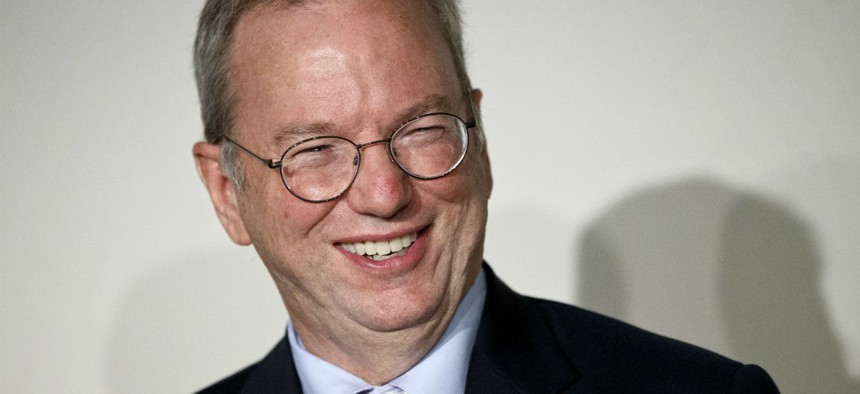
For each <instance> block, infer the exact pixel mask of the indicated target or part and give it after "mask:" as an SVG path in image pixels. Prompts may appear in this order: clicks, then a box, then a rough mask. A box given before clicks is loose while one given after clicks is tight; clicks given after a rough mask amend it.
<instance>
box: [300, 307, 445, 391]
mask: <svg viewBox="0 0 860 394" xmlns="http://www.w3.org/2000/svg"><path fill="white" fill-rule="evenodd" d="M455 311H456V308H452V310H450V311H445V314H444V315H443V316H436V317H435V318H430V319H427V320H428V321H427V322H424V323H421V324H417V325H414V326H412V327H408V328H404V329H401V330H396V331H385V332H380V331H374V330H371V329H368V328H367V327H362V326H358V327H351V328H347V329H341V330H338V329H336V328H335V327H329V330H326V331H325V332H321V331H319V330H314V329H311V328H309V327H308V326H307V325H305V324H302V323H301V321H300V319H297V318H295V317H294V318H293V327H294V328H295V330H296V333H297V334H298V336H299V338H300V339H301V342H302V345H304V348H305V349H306V350H307V351H308V352H310V353H312V354H314V355H316V356H317V357H319V358H321V359H323V360H326V361H328V362H330V363H332V364H334V365H336V366H338V367H339V368H341V369H343V370H345V371H347V372H349V373H351V374H353V375H355V376H356V377H359V378H361V379H362V380H364V381H365V382H367V383H370V384H372V385H376V386H380V385H383V384H386V383H388V382H390V381H392V380H394V379H395V378H397V377H398V376H400V375H402V374H403V373H405V372H406V371H408V370H409V369H410V368H412V367H413V366H414V365H416V364H417V363H418V362H419V361H421V359H422V358H423V357H424V356H425V355H426V354H427V353H428V352H429V351H430V349H432V348H433V346H434V345H435V344H436V342H437V341H438V340H439V339H440V338H441V336H442V334H444V332H445V330H446V329H447V327H448V325H449V324H450V323H451V320H452V318H453V316H454V312H455ZM311 326H313V325H311Z"/></svg>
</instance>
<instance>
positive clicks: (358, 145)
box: [353, 138, 391, 151]
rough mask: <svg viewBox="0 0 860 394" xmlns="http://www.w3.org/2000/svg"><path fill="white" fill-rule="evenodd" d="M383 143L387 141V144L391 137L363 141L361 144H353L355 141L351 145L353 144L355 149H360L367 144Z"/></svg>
mask: <svg viewBox="0 0 860 394" xmlns="http://www.w3.org/2000/svg"><path fill="white" fill-rule="evenodd" d="M383 143H388V144H390V143H391V138H383V139H381V140H376V141H370V142H365V143H363V144H355V143H353V145H355V149H358V150H359V151H360V150H362V149H364V148H365V147H367V146H371V145H376V144H383Z"/></svg>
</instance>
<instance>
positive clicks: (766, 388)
mask: <svg viewBox="0 0 860 394" xmlns="http://www.w3.org/2000/svg"><path fill="white" fill-rule="evenodd" d="M524 298H525V300H526V302H527V303H529V304H531V305H532V306H533V307H534V308H536V309H537V310H539V311H540V315H541V316H542V317H543V319H544V324H546V325H547V327H549V329H550V330H551V331H552V332H553V334H554V336H555V337H556V339H557V342H558V344H559V346H561V347H562V348H563V349H564V351H565V353H567V354H568V355H569V357H570V358H571V360H573V361H574V364H575V365H576V367H577V369H578V370H579V372H580V373H581V374H582V378H583V382H582V383H586V384H589V383H594V384H595V385H596V386H604V385H611V386H614V387H615V388H617V389H620V388H621V387H640V388H644V387H660V388H661V390H666V391H665V392H728V393H734V392H737V393H778V392H779V391H778V389H777V388H776V386H775V385H774V383H773V381H772V380H771V378H770V377H769V376H768V374H767V372H765V371H764V370H763V369H762V368H760V367H758V366H755V365H744V364H742V363H740V362H738V361H735V360H732V359H729V358H728V357H725V356H722V355H720V354H717V353H715V352H712V351H709V350H706V349H703V348H700V347H698V346H694V345H691V344H688V343H685V342H682V341H678V340H675V339H671V338H667V337H664V336H661V335H658V334H655V333H652V332H649V331H646V330H643V329H641V328H638V327H635V326H633V325H630V324H627V323H624V322H622V321H619V320H616V319H613V318H610V317H607V316H604V315H601V314H598V313H594V312H591V311H588V310H585V309H582V308H578V307H575V306H572V305H567V304H562V303H558V302H553V301H548V300H542V299H536V298H530V297H524ZM610 381H611V383H609V382H610ZM601 382H602V383H601ZM661 392H663V391H661Z"/></svg>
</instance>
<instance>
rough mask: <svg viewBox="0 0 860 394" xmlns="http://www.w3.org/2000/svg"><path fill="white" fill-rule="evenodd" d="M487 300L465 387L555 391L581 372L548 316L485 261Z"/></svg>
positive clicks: (471, 390) (530, 393)
mask: <svg viewBox="0 0 860 394" xmlns="http://www.w3.org/2000/svg"><path fill="white" fill-rule="evenodd" d="M484 271H485V273H486V275H487V300H486V302H485V306H484V313H483V315H482V317H481V324H480V326H479V328H478V336H477V338H476V340H475V348H474V349H473V350H472V358H471V361H470V364H469V373H468V377H467V381H466V392H467V393H487V392H491V393H528V394H533V393H558V392H560V391H561V390H563V389H564V388H565V387H569V386H570V385H571V384H572V383H573V382H574V381H575V380H576V379H577V378H578V376H579V373H578V372H577V371H576V368H575V367H574V366H573V363H572V362H571V361H570V359H569V358H568V357H567V356H566V355H565V354H564V352H563V351H562V350H561V349H562V346H561V345H560V344H559V343H558V342H557V339H556V335H555V334H554V333H553V332H552V329H551V327H550V324H549V322H548V321H547V317H546V316H545V315H544V314H543V313H542V312H541V311H540V310H539V309H538V307H536V306H534V305H533V304H532V303H531V302H530V301H529V300H528V299H527V298H526V297H523V296H521V295H519V294H517V293H515V292H514V291H513V290H511V289H510V288H508V286H506V285H505V284H504V283H502V281H501V280H499V279H498V278H497V277H496V275H495V274H494V273H493V271H492V270H491V269H490V267H489V266H488V265H487V264H484Z"/></svg>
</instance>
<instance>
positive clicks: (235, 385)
mask: <svg viewBox="0 0 860 394" xmlns="http://www.w3.org/2000/svg"><path fill="white" fill-rule="evenodd" d="M256 365H257V364H254V365H251V366H249V367H247V368H245V369H243V370H241V371H239V372H236V373H234V374H233V375H230V376H228V377H226V378H224V379H222V380H221V381H219V382H217V383H215V384H213V385H211V386H209V387H206V388H205V389H203V390H200V391H198V392H197V394H228V393H239V392H241V390H242V387H243V386H244V385H245V382H246V381H247V380H248V377H249V376H251V372H253V370H254V368H255V367H256Z"/></svg>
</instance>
